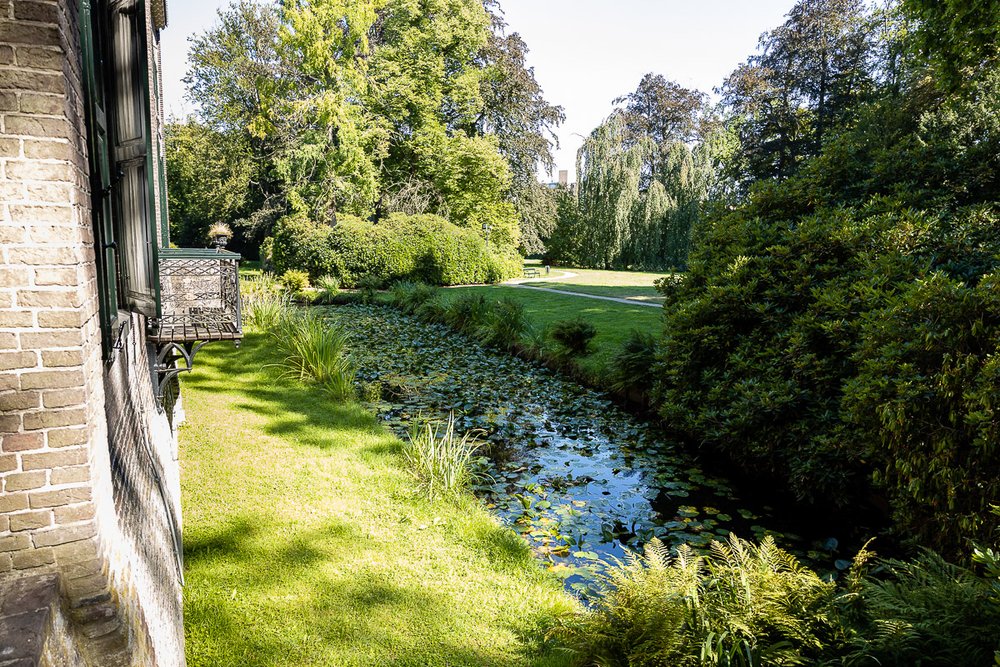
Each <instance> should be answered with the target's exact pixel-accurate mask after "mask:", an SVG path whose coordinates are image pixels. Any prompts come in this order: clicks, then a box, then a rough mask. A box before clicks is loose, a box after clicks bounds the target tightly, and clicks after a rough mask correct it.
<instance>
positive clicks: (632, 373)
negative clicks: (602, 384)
mask: <svg viewBox="0 0 1000 667" xmlns="http://www.w3.org/2000/svg"><path fill="white" fill-rule="evenodd" d="M655 359H656V338H655V337H654V336H653V335H652V334H649V333H646V332H644V331H639V330H637V329H633V330H632V331H630V332H629V335H628V338H626V339H625V341H624V342H623V343H622V345H621V347H619V348H618V349H617V350H616V351H615V353H614V355H613V356H612V357H611V361H610V363H609V365H608V387H609V388H610V389H611V390H612V391H619V392H627V391H631V390H639V391H643V392H645V391H648V390H649V388H650V387H651V386H653V380H654V377H655V375H654V372H653V363H654V361H655Z"/></svg>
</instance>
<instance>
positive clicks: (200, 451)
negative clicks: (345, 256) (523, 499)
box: [181, 335, 575, 667]
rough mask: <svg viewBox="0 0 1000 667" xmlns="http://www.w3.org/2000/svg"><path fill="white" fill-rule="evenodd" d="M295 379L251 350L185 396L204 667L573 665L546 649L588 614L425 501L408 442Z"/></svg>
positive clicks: (186, 469) (470, 504)
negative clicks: (561, 621)
mask: <svg viewBox="0 0 1000 667" xmlns="http://www.w3.org/2000/svg"><path fill="white" fill-rule="evenodd" d="M280 362H281V359H280V357H279V356H278V353H277V352H276V351H275V350H274V346H273V345H271V344H270V343H269V342H268V341H267V340H266V339H265V338H264V337H263V336H260V335H250V336H248V337H247V339H246V341H245V343H244V346H243V349H242V350H240V351H236V350H234V349H233V348H232V347H231V346H228V345H214V346H211V347H209V348H206V349H205V350H204V351H202V353H201V354H200V355H199V357H198V363H197V364H196V365H195V368H194V371H193V372H192V373H191V374H190V375H188V376H187V377H185V378H184V380H183V386H184V404H185V408H186V410H187V423H186V424H185V425H184V426H183V427H182V429H181V465H182V487H183V489H182V491H183V505H184V539H185V559H186V568H187V574H186V577H187V585H186V587H185V589H184V613H185V627H186V634H187V660H188V664H189V665H190V666H191V667H199V666H209V665H211V666H212V667H225V666H229V665H231V666H233V667H236V666H240V667H252V666H261V667H263V666H268V667H270V666H284V665H302V666H306V665H309V666H312V665H331V666H332V665H336V666H338V667H340V666H344V667H350V666H354V665H357V666H362V665H364V666H366V667H367V666H369V665H400V666H407V665H429V666H436V665H442V666H444V665H448V666H457V665H470V666H471V665H476V666H479V665H497V666H511V667H514V666H520V665H538V666H539V667H547V666H555V665H563V664H565V658H564V657H563V656H562V654H558V653H553V652H552V649H550V648H549V647H547V646H545V645H543V644H542V643H541V641H540V639H539V638H540V637H542V636H543V634H544V631H545V628H547V627H548V625H549V623H550V621H551V619H552V618H553V617H554V616H556V615H558V614H561V613H564V612H566V611H569V610H572V609H574V608H575V603H574V602H573V600H572V599H571V598H569V597H568V596H567V595H566V594H565V593H564V592H563V591H562V589H561V587H560V585H559V583H558V582H557V581H556V580H554V579H553V578H551V577H550V576H548V575H547V574H546V573H545V572H544V571H543V570H542V569H541V568H540V567H539V566H538V565H537V564H536V563H535V562H534V561H533V560H532V559H531V557H530V553H529V551H528V549H527V547H526V545H525V544H524V542H523V541H522V540H521V539H520V538H518V537H517V536H515V535H514V534H513V533H511V532H510V531H508V530H506V529H503V528H501V527H500V526H499V525H498V524H497V523H496V521H495V520H494V519H493V518H492V517H491V516H490V515H489V514H488V513H487V512H486V510H485V509H483V508H482V507H481V505H479V504H478V503H477V502H476V501H475V500H474V499H472V498H471V497H469V496H462V497H460V498H459V499H458V500H457V501H439V502H429V501H427V500H425V499H423V498H422V497H420V496H418V495H417V494H416V493H415V492H414V481H413V479H412V477H411V476H410V475H409V474H407V472H406V471H405V470H404V468H403V463H402V458H401V443H400V441H399V440H398V439H397V438H395V437H394V436H392V435H390V434H389V433H387V432H386V431H385V430H384V429H383V428H382V427H381V426H380V425H378V424H377V423H376V421H375V419H374V418H373V417H372V416H371V415H370V414H369V413H367V412H366V411H364V410H363V409H362V408H360V407H358V406H356V405H335V404H332V403H331V402H330V401H328V400H327V399H325V398H324V397H323V395H322V393H321V392H318V391H315V390H309V389H307V388H305V387H304V386H302V385H300V384H298V383H296V382H294V381H291V380H284V379H281V378H278V377H277V375H278V374H280V370H279V369H277V368H275V366H276V365H277V364H279V363H280ZM261 369H263V370H261Z"/></svg>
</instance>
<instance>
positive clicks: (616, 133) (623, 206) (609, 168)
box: [574, 115, 713, 270]
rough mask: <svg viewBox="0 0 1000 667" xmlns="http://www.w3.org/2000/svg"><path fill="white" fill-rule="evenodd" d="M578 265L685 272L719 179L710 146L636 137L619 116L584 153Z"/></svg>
mask: <svg viewBox="0 0 1000 667" xmlns="http://www.w3.org/2000/svg"><path fill="white" fill-rule="evenodd" d="M576 171H577V183H578V184H579V186H578V187H579V190H578V198H579V224H577V225H576V227H575V233H576V235H577V236H578V237H579V238H578V241H577V243H576V244H574V245H575V247H576V248H578V255H579V256H578V257H575V258H574V259H575V261H577V262H578V263H580V264H582V265H584V266H588V267H597V268H604V269H624V268H633V269H652V270H657V269H667V268H674V267H683V266H684V265H685V264H686V262H687V255H688V251H689V249H690V245H691V236H692V233H693V232H694V229H695V227H696V226H697V223H698V218H699V212H700V209H701V203H702V202H703V201H704V200H705V198H706V196H707V193H708V190H709V185H710V183H711V182H712V173H713V167H712V160H711V155H710V148H709V147H708V145H707V144H699V145H698V146H696V147H695V148H694V149H693V150H692V149H691V148H690V147H688V146H687V145H686V144H684V143H683V142H680V141H676V142H668V143H665V144H663V145H657V144H656V143H655V142H654V141H653V140H652V139H650V138H648V137H640V138H638V139H637V138H635V136H634V135H633V136H630V135H629V133H628V130H627V128H626V126H625V124H624V122H623V121H622V119H621V117H620V116H618V115H613V116H611V117H610V118H609V119H608V120H607V121H605V122H604V123H603V124H601V125H600V126H599V127H598V128H597V129H595V130H594V131H593V132H591V134H590V136H589V137H587V139H586V140H585V141H584V144H583V146H582V147H581V148H580V151H579V152H578V153H577V163H576Z"/></svg>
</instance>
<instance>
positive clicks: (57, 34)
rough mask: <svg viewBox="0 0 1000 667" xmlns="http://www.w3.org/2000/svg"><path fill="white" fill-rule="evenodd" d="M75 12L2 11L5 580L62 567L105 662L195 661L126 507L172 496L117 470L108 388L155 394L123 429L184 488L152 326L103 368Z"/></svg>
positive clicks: (136, 332)
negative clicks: (161, 393)
mask: <svg viewBox="0 0 1000 667" xmlns="http://www.w3.org/2000/svg"><path fill="white" fill-rule="evenodd" d="M76 11H77V3H76V2H75V1H73V0H59V1H58V2H56V1H52V2H40V1H34V0H13V2H3V3H0V579H5V578H7V579H9V578H13V577H16V576H19V575H24V574H29V573H30V574H34V573H41V572H46V571H58V572H59V573H60V574H61V580H62V582H63V588H64V594H65V595H66V596H67V598H68V600H69V603H70V605H71V606H72V607H73V608H74V609H75V612H74V618H75V620H76V622H77V623H78V624H79V628H80V630H81V632H83V633H84V634H85V635H86V636H87V637H89V638H90V639H91V640H92V641H91V645H92V647H93V650H94V651H95V654H94V657H93V660H92V663H93V664H99V665H116V664H132V665H181V664H183V661H184V658H183V634H182V626H181V616H180V587H179V583H178V581H177V578H176V574H171V576H170V578H165V577H164V574H163V570H164V566H163V565H162V563H161V562H150V561H151V560H153V561H157V559H158V560H159V561H164V560H166V559H167V558H168V557H170V556H171V554H169V553H168V554H164V553H160V552H156V553H149V552H147V551H144V550H143V549H142V548H141V545H140V544H139V542H140V541H139V540H137V539H136V535H135V531H134V528H135V526H132V525H130V524H129V522H133V523H135V522H138V521H141V520H142V517H136V516H126V517H124V518H123V515H122V513H121V511H120V509H121V508H120V507H119V508H116V500H119V505H121V500H120V499H121V494H120V493H118V497H117V498H116V491H115V490H116V488H117V489H120V488H122V486H123V484H125V483H126V482H127V483H128V484H129V485H130V486H132V487H134V489H135V492H136V493H138V494H141V495H142V496H143V497H144V498H147V499H150V500H149V501H148V502H147V503H146V505H145V507H147V508H152V509H150V510H149V511H155V508H156V505H155V503H154V502H153V501H155V500H157V499H160V498H162V494H161V493H160V491H159V489H158V488H156V485H155V484H154V483H153V480H151V479H150V478H149V476H148V475H147V476H146V477H141V478H139V479H138V480H137V481H136V482H135V483H134V484H133V483H132V481H133V480H131V479H122V478H121V477H120V476H121V474H122V470H121V466H119V467H118V468H115V467H114V466H113V465H112V450H111V448H110V447H109V428H108V416H109V414H108V411H107V409H106V394H105V392H106V390H107V391H108V392H109V393H110V392H112V391H119V390H121V389H122V388H123V387H125V388H131V389H133V390H135V388H136V387H142V388H144V391H139V392H136V394H135V396H136V398H135V401H134V402H133V403H131V404H130V405H129V406H128V407H127V410H128V411H131V412H134V413H136V414H135V415H128V414H126V415H125V417H129V416H131V417H134V418H135V423H136V424H138V425H139V427H140V430H141V432H142V433H143V434H144V435H145V437H148V441H149V443H151V445H152V448H153V451H154V453H155V460H157V461H158V462H159V464H160V465H161V466H163V468H164V471H165V473H164V474H165V476H166V477H168V478H169V479H170V480H171V481H172V483H173V484H174V486H176V461H175V457H174V456H173V455H172V452H174V451H175V450H174V447H175V444H174V441H173V433H172V432H171V428H170V425H169V421H168V419H167V417H166V415H165V414H163V413H162V412H161V411H158V409H157V405H156V403H155V401H154V400H153V398H152V390H151V384H150V383H151V378H150V375H151V372H150V365H149V358H148V349H147V345H146V342H145V337H144V334H143V331H144V326H145V322H144V320H143V318H142V317H140V316H138V315H132V316H130V318H129V320H130V323H131V325H132V326H131V329H130V334H129V336H128V338H127V340H126V345H125V346H124V348H123V349H122V350H120V351H119V353H118V358H116V359H115V360H114V363H113V364H112V365H110V366H108V365H106V364H105V363H104V362H103V361H102V358H101V335H100V322H99V317H98V301H97V267H96V264H95V259H94V237H93V231H92V226H91V217H90V195H89V185H88V177H87V174H88V168H87V154H86V141H85V122H84V112H83V109H84V106H83V99H82V86H81V83H80V77H81V71H80V70H81V61H80V56H79V40H78V30H77V16H76ZM111 417H112V420H113V422H112V423H113V425H114V423H115V420H118V419H120V418H122V413H121V409H117V411H112V413H111ZM124 474H125V475H129V474H137V473H134V472H125V473H124ZM116 475H118V476H119V477H116ZM172 493H173V494H174V495H173V496H172V497H168V499H167V502H169V503H172V505H173V506H174V507H176V506H177V505H178V504H179V503H178V498H177V496H176V490H175V489H174V490H173V491H172ZM168 496H169V494H168ZM162 506H163V503H162V500H161V501H160V507H161V511H163V510H162ZM154 518H155V517H154ZM157 521H161V519H157ZM151 525H159V524H156V523H155V522H154V523H153V524H151Z"/></svg>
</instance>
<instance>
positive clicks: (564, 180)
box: [559, 169, 569, 188]
mask: <svg viewBox="0 0 1000 667" xmlns="http://www.w3.org/2000/svg"><path fill="white" fill-rule="evenodd" d="M559 185H561V186H563V187H564V188H565V187H566V186H567V185H569V170H567V169H560V170H559Z"/></svg>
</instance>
